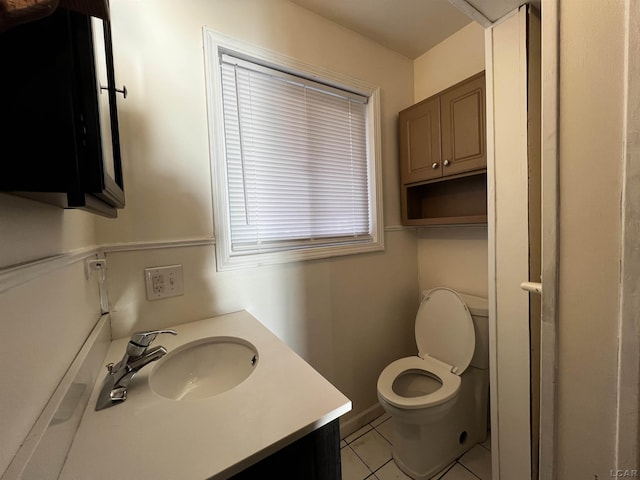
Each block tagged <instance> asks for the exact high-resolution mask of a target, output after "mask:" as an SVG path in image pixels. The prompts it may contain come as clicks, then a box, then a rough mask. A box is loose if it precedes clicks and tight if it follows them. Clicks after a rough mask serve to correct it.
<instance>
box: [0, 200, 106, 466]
mask: <svg viewBox="0 0 640 480" xmlns="http://www.w3.org/2000/svg"><path fill="white" fill-rule="evenodd" d="M0 225H2V227H1V228H0V383H1V384H2V385H3V388H2V389H0V432H2V433H1V434H0V437H1V439H2V440H1V441H0V472H3V471H4V470H5V469H6V467H7V465H8V464H9V462H10V461H11V459H12V458H13V456H14V455H15V453H16V451H17V450H18V447H19V446H20V444H21V443H22V441H23V440H24V438H25V437H26V435H27V434H28V433H29V430H30V429H31V427H32V425H33V424H34V422H35V421H36V419H37V418H38V416H39V415H40V412H41V411H42V408H43V407H44V406H45V404H46V403H47V401H48V400H49V397H50V396H51V394H52V393H53V391H54V390H55V388H56V386H57V385H58V382H59V381H60V379H61V378H62V376H63V375H64V373H65V372H66V370H67V368H68V367H69V365H70V364H71V361H72V360H73V358H74V357H75V355H76V354H77V353H78V351H79V349H80V347H81V346H82V344H83V343H84V341H85V339H86V338H87V336H88V335H89V333H90V331H91V329H92V328H93V326H94V325H95V324H96V322H97V321H98V319H99V317H100V308H99V306H100V303H99V298H98V289H97V286H96V284H95V282H94V281H87V280H86V279H85V274H84V263H82V262H81V261H78V262H75V263H72V264H70V265H67V266H62V267H60V268H57V269H54V270H52V271H49V270H46V268H44V267H43V268H35V273H34V269H30V272H31V273H32V274H27V273H26V270H29V268H27V267H24V266H21V264H25V262H32V261H35V260H39V259H42V258H44V257H53V256H56V255H60V254H65V253H68V252H72V251H77V250H83V249H87V248H89V249H91V248H92V247H93V246H94V245H93V244H94V229H93V216H92V215H90V214H88V213H85V212H81V211H68V210H62V209H59V208H57V207H52V206H49V205H45V204H40V203H37V202H34V201H31V200H26V199H24V198H20V197H15V196H12V195H8V194H0ZM45 263H47V262H45Z"/></svg>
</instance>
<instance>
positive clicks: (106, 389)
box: [96, 330, 178, 410]
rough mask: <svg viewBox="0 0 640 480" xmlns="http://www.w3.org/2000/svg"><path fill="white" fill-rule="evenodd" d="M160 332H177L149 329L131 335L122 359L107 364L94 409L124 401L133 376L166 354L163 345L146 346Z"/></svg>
mask: <svg viewBox="0 0 640 480" xmlns="http://www.w3.org/2000/svg"><path fill="white" fill-rule="evenodd" d="M161 333H170V334H171V335H177V334H178V333H177V332H176V331H175V330H151V331H148V332H137V333H134V334H133V335H131V339H130V340H129V343H128V344H127V350H126V352H125V354H124V356H123V357H122V360H120V361H119V362H118V363H116V364H115V365H114V364H113V363H109V364H108V365H107V370H109V373H108V374H107V376H106V377H105V379H104V381H103V383H102V390H101V391H100V395H99V396H98V402H97V403H96V410H102V409H104V408H109V407H111V406H113V405H117V404H119V403H122V402H124V401H125V400H126V399H127V387H128V386H129V382H130V381H131V379H132V378H133V376H134V375H135V374H136V373H138V371H139V370H140V369H141V368H142V367H144V366H145V365H147V364H149V363H151V362H153V361H155V360H158V359H159V358H162V357H163V356H164V355H166V353H167V349H166V348H164V347H161V346H158V347H153V348H148V347H149V345H151V343H152V342H153V341H154V340H155V339H156V336H158V335H159V334H161Z"/></svg>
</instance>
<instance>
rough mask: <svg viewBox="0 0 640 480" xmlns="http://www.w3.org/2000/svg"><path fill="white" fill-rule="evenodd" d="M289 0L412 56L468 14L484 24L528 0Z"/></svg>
mask: <svg viewBox="0 0 640 480" xmlns="http://www.w3.org/2000/svg"><path fill="white" fill-rule="evenodd" d="M290 1H291V2H293V3H295V4H297V5H299V6H301V7H303V8H306V9H307V10H310V11H312V12H315V13H317V14H318V15H320V16H322V17H325V18H327V19H329V20H332V21H333V22H335V23H338V24H340V25H342V26H344V27H346V28H348V29H350V30H353V31H355V32H357V33H359V34H361V35H363V36H365V37H368V38H370V39H372V40H374V41H375V42H377V43H379V44H381V45H384V46H385V47H387V48H389V49H391V50H394V51H396V52H398V53H400V54H402V55H404V56H406V57H408V58H411V59H415V58H417V57H419V56H420V55H422V54H423V53H424V52H426V51H427V50H429V49H431V48H432V47H434V46H435V45H437V44H438V43H440V42H441V41H442V40H444V39H445V38H447V37H449V36H450V35H452V34H453V33H455V32H457V31H458V30H460V29H461V28H462V27H464V26H465V25H467V24H469V23H470V22H471V21H472V20H471V19H472V18H474V19H475V20H477V21H478V22H479V23H480V24H482V25H483V26H485V27H486V26H488V25H490V24H491V22H493V21H495V20H498V19H499V18H501V17H502V16H503V15H505V14H506V13H508V12H510V11H511V10H513V9H515V8H517V7H518V6H519V5H520V4H522V3H526V1H527V0H290ZM454 5H456V6H454ZM463 12H464V13H463Z"/></svg>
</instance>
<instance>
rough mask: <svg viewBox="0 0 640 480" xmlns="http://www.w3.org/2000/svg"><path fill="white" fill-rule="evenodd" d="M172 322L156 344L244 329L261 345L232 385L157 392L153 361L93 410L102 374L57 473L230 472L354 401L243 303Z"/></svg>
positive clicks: (220, 475) (65, 478) (200, 475)
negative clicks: (240, 307) (208, 393)
mask: <svg viewBox="0 0 640 480" xmlns="http://www.w3.org/2000/svg"><path fill="white" fill-rule="evenodd" d="M170 328H173V329H174V330H176V331H177V332H178V335H177V336H172V335H160V336H158V338H157V339H156V341H155V342H154V344H153V345H154V346H155V345H163V346H165V347H166V348H167V350H168V351H169V352H171V350H173V349H174V348H176V347H178V346H180V345H182V344H184V343H187V342H191V341H193V340H197V339H200V338H206V337H213V336H235V337H241V338H244V339H245V340H247V341H249V342H251V343H252V344H253V345H254V346H255V347H256V348H257V350H258V355H259V360H258V364H257V365H256V368H255V370H254V371H253V373H252V374H251V375H250V376H249V377H248V378H247V379H245V380H244V381H243V382H242V383H240V384H239V385H237V386H236V387H234V388H232V389H231V390H229V391H226V392H224V393H221V394H218V395H215V396H213V397H210V398H205V399H199V400H182V401H175V400H168V399H165V398H162V397H160V396H158V395H156V394H155V393H154V392H153V391H151V389H150V387H149V381H148V379H149V373H150V372H151V371H152V370H153V368H154V367H155V365H154V364H150V365H148V366H146V367H145V368H143V369H142V370H140V372H138V373H137V374H136V376H135V377H134V379H133V380H132V382H131V383H130V384H129V388H128V397H127V400H126V401H125V402H124V403H122V404H121V405H116V406H113V407H111V408H107V409H105V410H101V411H98V412H96V411H95V410H94V409H95V404H96V399H97V396H98V393H99V391H100V388H101V386H102V379H103V377H102V376H101V377H100V378H98V380H97V382H96V385H95V387H94V389H93V393H92V395H91V398H90V399H89V404H88V405H87V408H86V411H85V413H84V416H83V418H82V421H81V423H80V426H79V427H78V431H77V433H76V435H75V438H74V441H73V444H72V446H71V449H70V451H69V455H68V457H67V461H66V463H65V466H64V469H63V471H62V474H61V476H60V479H61V480H86V479H88V478H90V479H92V480H100V479H109V480H111V479H113V478H115V477H117V478H120V476H122V478H140V479H147V478H153V479H154V480H161V479H167V480H175V479H178V478H179V479H183V480H189V479H193V480H205V479H224V478H228V477H229V476H232V475H234V474H236V473H238V472H240V471H241V470H243V469H245V468H246V467H248V466H250V465H252V464H254V463H256V462H257V461H259V460H261V459H262V458H265V457H267V456H268V455H270V454H271V453H273V452H275V451H277V450H279V449H280V448H282V447H284V446H286V445H288V444H289V443H291V442H293V441H294V440H297V439H299V438H302V437H303V436H304V435H306V434H307V433H310V432H311V431H313V430H315V429H317V428H319V427H322V426H324V425H326V424H327V423H329V422H331V421H332V420H335V419H337V418H339V417H340V416H341V415H343V414H344V413H346V412H348V411H349V410H351V401H350V400H349V399H348V398H347V397H345V396H344V395H343V394H342V393H341V392H340V391H338V390H337V389H336V388H335V387H334V386H333V385H331V384H330V383H329V382H328V381H327V380H326V379H325V378H324V377H322V376H321V375H320V374H319V373H318V372H316V371H315V370H314V369H313V368H312V367H311V366H310V365H309V364H308V363H306V362H305V361H304V360H303V359H302V358H300V357H299V356H298V355H297V354H296V353H295V352H293V350H291V349H290V348H289V347H288V346H287V345H286V344H285V343H284V342H282V341H281V340H280V339H278V338H277V337H276V336H275V335H274V334H273V333H271V332H270V331H269V330H268V329H267V328H266V327H264V326H263V325H262V324H261V323H260V322H259V321H257V320H256V319H255V318H254V317H252V316H251V315H250V314H249V313H247V312H246V311H240V312H235V313H230V314H226V315H220V316H217V317H212V318H208V319H204V320H200V321H197V322H192V323H186V324H182V325H177V326H174V327H170ZM127 342H128V338H123V339H119V340H115V341H113V342H112V343H111V347H110V349H109V352H108V354H107V358H106V360H105V363H106V362H114V363H116V362H118V361H119V360H120V358H121V357H122V355H123V353H124V352H125V349H126V344H127ZM103 373H105V374H106V369H105V370H103ZM101 375H102V374H101ZM114 475H115V477H114Z"/></svg>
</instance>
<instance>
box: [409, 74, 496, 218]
mask: <svg viewBox="0 0 640 480" xmlns="http://www.w3.org/2000/svg"><path fill="white" fill-rule="evenodd" d="M485 102H486V94H485V75H484V72H481V73H478V74H477V75H474V76H472V77H470V78H468V79H466V80H464V81H462V82H460V83H458V84H456V85H454V86H452V87H450V88H448V89H446V90H444V91H442V92H440V93H439V94H437V95H434V96H432V97H429V98H427V99H426V100H423V101H422V102H420V103H417V104H416V105H413V106H411V107H409V108H407V109H405V110H403V111H401V112H400V114H399V134H400V139H399V143H400V178H401V184H402V185H401V192H402V193H401V195H402V198H401V205H402V221H403V223H404V224H405V225H445V224H456V223H486V221H487V205H486V198H487V195H486V192H487V187H486V184H487V176H486V168H487V148H486V120H485V117H486V113H485V111H486V106H485Z"/></svg>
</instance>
